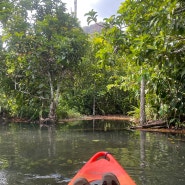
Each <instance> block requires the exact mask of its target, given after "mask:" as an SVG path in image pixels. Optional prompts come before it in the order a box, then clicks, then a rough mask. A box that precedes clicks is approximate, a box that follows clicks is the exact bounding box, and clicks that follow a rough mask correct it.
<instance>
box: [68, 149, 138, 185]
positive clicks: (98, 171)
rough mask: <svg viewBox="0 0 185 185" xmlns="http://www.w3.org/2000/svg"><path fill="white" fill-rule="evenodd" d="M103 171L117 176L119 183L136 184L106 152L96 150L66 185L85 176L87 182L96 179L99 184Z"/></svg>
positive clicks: (122, 184) (70, 184)
mask: <svg viewBox="0 0 185 185" xmlns="http://www.w3.org/2000/svg"><path fill="white" fill-rule="evenodd" d="M105 173H113V174H114V175H116V177H117V178H118V180H119V182H120V185H136V184H135V182H134V181H133V180H132V178H131V177H130V176H129V175H128V173H127V172H126V171H125V170H124V169H123V168H122V166H121V165H120V164H119V163H118V162H117V161H116V159H115V158H114V157H113V156H112V155H111V154H110V153H108V152H104V151H102V152H98V153H96V154H95V155H93V156H92V157H91V158H90V159H89V161H88V162H87V163H86V164H85V165H84V166H83V167H82V168H81V169H80V170H79V171H78V173H77V174H76V175H75V176H74V177H73V178H72V180H71V181H70V182H69V184H68V185H73V184H74V182H75V181H76V179H78V178H82V177H83V178H86V179H87V180H88V182H89V183H91V184H92V182H94V181H96V182H97V183H95V184H99V183H100V182H101V180H102V176H103V175H104V174H105Z"/></svg>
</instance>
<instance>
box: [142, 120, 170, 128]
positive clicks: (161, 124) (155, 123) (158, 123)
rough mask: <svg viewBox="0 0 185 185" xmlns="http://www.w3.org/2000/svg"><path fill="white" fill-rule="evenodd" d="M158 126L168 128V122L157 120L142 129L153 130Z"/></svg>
mask: <svg viewBox="0 0 185 185" xmlns="http://www.w3.org/2000/svg"><path fill="white" fill-rule="evenodd" d="M156 126H161V127H162V126H163V127H166V126H167V122H166V121H164V120H156V121H152V122H150V123H149V124H146V125H142V128H152V127H156Z"/></svg>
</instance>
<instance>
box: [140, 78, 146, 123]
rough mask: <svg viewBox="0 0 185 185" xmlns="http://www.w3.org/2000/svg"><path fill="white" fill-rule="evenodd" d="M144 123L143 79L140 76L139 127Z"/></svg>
mask: <svg viewBox="0 0 185 185" xmlns="http://www.w3.org/2000/svg"><path fill="white" fill-rule="evenodd" d="M145 123H146V113H145V77H144V76H142V79H141V88H140V125H141V126H142V125H144V124H145Z"/></svg>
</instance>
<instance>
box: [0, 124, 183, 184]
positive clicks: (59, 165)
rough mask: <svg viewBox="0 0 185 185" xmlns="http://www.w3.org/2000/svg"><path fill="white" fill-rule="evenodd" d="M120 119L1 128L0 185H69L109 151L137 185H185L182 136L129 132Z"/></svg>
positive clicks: (15, 125) (11, 125)
mask: <svg viewBox="0 0 185 185" xmlns="http://www.w3.org/2000/svg"><path fill="white" fill-rule="evenodd" d="M127 127H128V122H123V121H102V120H99V121H98V120H96V121H94V122H93V121H78V122H70V123H64V124H60V125H57V126H52V127H44V126H43V127H40V126H39V125H34V124H29V125H28V124H7V125H0V185H6V184H9V185H21V184H25V185H67V184H68V182H69V181H70V179H71V178H72V177H73V176H74V175H75V173H76V172H77V171H78V170H79V169H80V168H81V167H82V166H83V164H84V163H85V162H86V161H87V160H88V159H89V158H90V157H91V156H92V155H94V154H95V153H96V152H98V151H108V152H110V153H112V154H113V156H114V157H115V158H116V159H117V160H118V162H119V163H120V164H121V165H122V166H123V167H124V168H125V170H126V171H127V172H128V173H129V175H130V176H131V177H132V178H133V179H134V181H135V182H136V184H138V185H184V184H185V136H183V135H170V134H160V133H149V132H140V131H130V130H128V129H126V128H127Z"/></svg>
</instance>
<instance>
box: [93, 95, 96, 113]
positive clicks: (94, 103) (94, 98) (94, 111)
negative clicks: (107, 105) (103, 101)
mask: <svg viewBox="0 0 185 185" xmlns="http://www.w3.org/2000/svg"><path fill="white" fill-rule="evenodd" d="M95 114H96V97H95V95H94V96H93V116H95Z"/></svg>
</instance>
